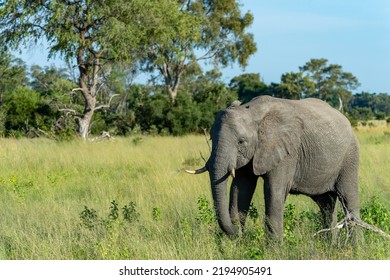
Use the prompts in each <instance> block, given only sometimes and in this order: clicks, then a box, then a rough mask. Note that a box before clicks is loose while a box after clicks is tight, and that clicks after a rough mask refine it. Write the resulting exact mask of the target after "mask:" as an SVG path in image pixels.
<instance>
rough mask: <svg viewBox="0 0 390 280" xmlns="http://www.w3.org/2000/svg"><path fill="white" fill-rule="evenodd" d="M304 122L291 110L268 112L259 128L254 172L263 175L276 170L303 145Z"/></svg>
mask: <svg viewBox="0 0 390 280" xmlns="http://www.w3.org/2000/svg"><path fill="white" fill-rule="evenodd" d="M302 131H303V122H302V120H301V119H300V118H299V117H297V116H294V114H293V112H291V110H279V109H278V110H276V109H272V110H270V111H268V112H267V113H266V114H265V116H264V117H263V118H262V120H261V122H260V124H259V127H258V142H257V146H256V150H255V154H254V157H253V171H254V173H255V174H256V175H263V174H265V173H267V172H268V171H270V170H272V169H274V168H275V167H276V166H277V165H278V164H279V163H280V162H281V161H282V160H283V159H284V158H285V157H286V156H287V155H289V154H293V153H296V152H297V151H298V149H299V147H300V145H301V135H302Z"/></svg>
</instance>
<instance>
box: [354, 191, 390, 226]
mask: <svg viewBox="0 0 390 280" xmlns="http://www.w3.org/2000/svg"><path fill="white" fill-rule="evenodd" d="M360 215H361V219H362V220H363V221H365V222H366V223H369V224H371V225H374V226H378V227H380V228H381V229H383V230H384V231H390V209H388V208H386V206H385V205H384V204H383V203H382V202H381V201H380V199H379V198H378V197H377V196H374V197H372V199H371V201H370V202H369V203H368V204H366V205H365V206H364V207H362V209H361V210H360Z"/></svg>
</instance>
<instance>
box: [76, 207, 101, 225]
mask: <svg viewBox="0 0 390 280" xmlns="http://www.w3.org/2000/svg"><path fill="white" fill-rule="evenodd" d="M80 220H81V222H82V224H83V226H85V227H86V228H87V229H90V230H92V229H93V228H94V227H96V225H97V224H98V215H97V212H96V210H94V209H92V208H91V209H90V208H88V207H87V206H84V210H83V211H81V213H80Z"/></svg>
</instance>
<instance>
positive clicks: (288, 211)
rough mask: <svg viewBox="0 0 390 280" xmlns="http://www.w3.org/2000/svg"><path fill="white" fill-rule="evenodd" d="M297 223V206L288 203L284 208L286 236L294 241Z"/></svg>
mask: <svg viewBox="0 0 390 280" xmlns="http://www.w3.org/2000/svg"><path fill="white" fill-rule="evenodd" d="M296 224H297V218H296V208H295V205H294V204H291V203H289V204H287V205H286V207H285V209H284V237H285V238H286V239H287V240H288V241H290V242H291V241H294V240H295V235H294V229H295V225H296Z"/></svg>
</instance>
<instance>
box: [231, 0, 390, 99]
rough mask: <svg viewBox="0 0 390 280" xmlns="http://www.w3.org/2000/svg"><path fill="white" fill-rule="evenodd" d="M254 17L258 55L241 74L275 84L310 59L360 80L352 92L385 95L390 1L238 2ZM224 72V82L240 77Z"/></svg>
mask: <svg viewBox="0 0 390 280" xmlns="http://www.w3.org/2000/svg"><path fill="white" fill-rule="evenodd" d="M241 3H242V4H243V7H242V10H243V11H247V10H250V11H251V12H252V14H253V15H254V23H253V25H252V27H251V32H252V33H253V34H254V37H255V40H256V42H257V48H258V51H257V53H256V54H255V55H254V56H253V57H252V58H251V59H250V62H249V65H248V67H247V68H246V69H245V72H250V73H260V75H261V77H262V78H263V80H264V81H265V82H266V83H267V84H268V83H270V82H280V76H281V75H282V74H283V73H286V72H290V71H298V67H299V66H302V65H304V64H305V63H306V62H307V61H309V60H310V59H311V58H326V59H328V61H329V63H332V64H339V65H341V66H343V70H344V71H347V72H351V73H352V74H354V75H355V76H356V77H357V78H358V79H359V81H360V83H361V86H360V88H359V89H358V90H357V91H359V92H360V91H368V92H376V93H380V92H387V93H390V1H388V0H372V1H367V0H272V1H267V0H260V1H258V0H257V1H255V0H242V1H241ZM241 72H242V71H240V69H239V67H234V68H229V69H226V70H225V73H226V74H227V75H228V76H229V77H234V76H235V75H237V74H240V73H241Z"/></svg>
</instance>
